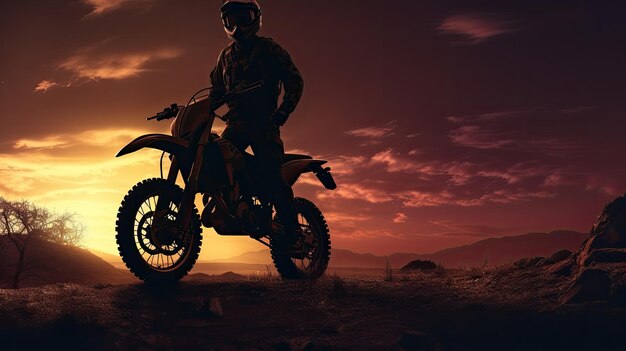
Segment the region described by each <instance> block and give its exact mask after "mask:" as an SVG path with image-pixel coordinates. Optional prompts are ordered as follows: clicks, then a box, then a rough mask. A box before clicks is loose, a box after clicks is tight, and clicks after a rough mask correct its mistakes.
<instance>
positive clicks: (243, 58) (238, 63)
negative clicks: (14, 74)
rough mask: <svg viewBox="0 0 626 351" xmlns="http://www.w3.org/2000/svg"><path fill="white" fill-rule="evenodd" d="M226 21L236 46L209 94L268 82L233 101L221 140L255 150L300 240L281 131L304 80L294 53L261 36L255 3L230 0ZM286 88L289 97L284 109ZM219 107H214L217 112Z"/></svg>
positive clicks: (226, 53) (226, 54) (291, 232)
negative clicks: (283, 170)
mask: <svg viewBox="0 0 626 351" xmlns="http://www.w3.org/2000/svg"><path fill="white" fill-rule="evenodd" d="M220 10H221V13H222V22H223V24H224V30H225V31H226V35H227V36H228V38H230V39H231V40H232V42H231V43H230V44H229V45H228V46H226V47H225V48H224V49H223V50H222V52H221V53H220V55H219V58H218V60H217V66H216V67H215V68H214V69H213V71H212V72H211V84H212V86H213V88H212V90H211V91H210V93H209V99H211V101H218V100H219V99H220V98H221V97H222V96H223V95H224V94H225V93H226V92H228V91H231V90H232V89H235V87H237V86H243V85H247V84H251V83H254V82H257V81H263V86H262V88H260V89H256V90H254V91H251V92H248V93H244V94H243V95H242V96H240V97H237V98H236V99H234V100H233V101H228V102H227V104H228V108H229V112H228V113H227V115H226V116H227V117H228V122H227V127H226V129H225V130H224V133H223V134H222V137H223V138H225V139H227V140H229V141H230V142H231V143H233V144H234V145H235V146H236V147H237V149H239V150H240V151H241V152H243V151H244V150H245V149H246V148H247V147H248V146H251V147H252V151H253V152H254V155H255V156H256V157H257V160H258V161H259V162H258V163H259V165H261V166H262V167H261V169H260V172H261V174H259V176H260V178H261V181H262V184H264V185H265V187H266V189H267V190H269V191H268V195H270V196H272V197H273V198H272V200H273V201H274V203H275V206H276V210H277V212H278V215H279V217H280V220H281V222H282V223H283V225H284V226H285V232H286V233H287V234H288V238H290V239H295V238H296V237H297V236H296V235H295V234H296V233H298V230H299V226H298V222H297V218H296V212H295V209H294V201H293V191H292V190H291V187H290V186H289V184H287V183H286V182H285V181H284V180H283V178H282V176H281V172H280V169H281V165H282V163H283V156H284V148H283V142H282V140H281V139H280V131H279V127H280V126H282V125H283V124H285V122H286V121H287V118H288V117H289V115H290V114H291V113H292V112H293V110H294V109H295V108H296V105H297V104H298V101H299V100H300V97H301V96H302V89H303V81H302V76H301V75H300V72H298V69H297V68H296V66H295V65H294V63H293V62H292V60H291V58H290V57H289V54H287V52H286V51H285V50H284V49H283V48H281V47H280V46H279V45H278V44H276V43H275V42H274V41H273V40H272V39H269V38H264V37H260V36H257V35H256V33H257V32H258V31H259V29H260V28H261V17H262V16H261V8H260V6H259V4H258V3H257V2H256V1H255V0H228V1H225V2H224V4H223V5H222V6H221V8H220ZM281 86H282V87H284V90H285V92H284V95H283V99H282V102H281V104H280V106H278V97H279V95H280V91H281ZM216 104H217V103H211V109H215V108H217V107H219V106H216Z"/></svg>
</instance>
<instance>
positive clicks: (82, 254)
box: [0, 237, 135, 287]
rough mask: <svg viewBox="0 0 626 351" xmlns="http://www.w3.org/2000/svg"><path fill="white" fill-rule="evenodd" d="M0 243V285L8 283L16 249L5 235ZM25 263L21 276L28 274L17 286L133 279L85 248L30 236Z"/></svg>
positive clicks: (8, 284)
mask: <svg viewBox="0 0 626 351" xmlns="http://www.w3.org/2000/svg"><path fill="white" fill-rule="evenodd" d="M0 244H2V245H3V247H4V250H5V251H4V253H5V255H4V257H3V260H2V261H3V262H2V265H3V266H2V270H0V286H5V287H8V286H10V284H11V281H12V278H13V273H14V269H15V263H16V262H17V250H16V249H15V248H14V246H13V245H12V244H11V243H10V242H9V240H8V238H6V237H0ZM26 265H27V267H28V269H27V270H26V271H25V272H24V274H23V276H24V277H26V276H30V277H29V278H26V279H24V280H23V281H22V283H21V284H20V285H19V287H28V286H37V285H42V284H50V283H81V284H97V283H111V284H116V283H125V282H129V281H134V280H135V279H133V276H132V275H131V274H130V273H129V272H128V271H123V270H120V269H117V268H115V267H113V266H112V265H111V264H109V263H108V262H105V260H103V259H102V258H100V257H98V256H96V255H94V254H92V253H91V252H90V251H89V250H87V249H83V248H79V247H71V246H65V245H61V244H57V243H52V242H49V241H44V240H32V241H31V242H30V243H29V246H28V248H27V251H26Z"/></svg>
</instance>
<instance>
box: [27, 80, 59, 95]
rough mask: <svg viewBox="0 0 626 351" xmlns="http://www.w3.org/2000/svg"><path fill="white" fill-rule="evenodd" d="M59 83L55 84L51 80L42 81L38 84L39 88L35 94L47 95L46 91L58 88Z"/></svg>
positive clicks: (36, 88) (37, 87)
mask: <svg viewBox="0 0 626 351" xmlns="http://www.w3.org/2000/svg"><path fill="white" fill-rule="evenodd" d="M58 85H59V83H57V82H53V81H51V80H45V79H44V80H42V81H41V82H39V84H37V86H36V87H35V90H34V91H33V92H35V93H37V92H41V93H45V92H46V91H48V89H51V88H54V87H56V86H58Z"/></svg>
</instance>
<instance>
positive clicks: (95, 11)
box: [82, 0, 154, 15]
mask: <svg viewBox="0 0 626 351" xmlns="http://www.w3.org/2000/svg"><path fill="white" fill-rule="evenodd" d="M82 1H83V3H85V4H86V5H89V6H90V7H91V8H92V10H91V12H90V13H89V15H102V14H104V13H109V12H112V11H115V10H119V9H121V8H126V7H131V6H133V7H137V8H141V7H143V6H146V5H150V4H151V3H152V2H154V0H132V1H131V0H82Z"/></svg>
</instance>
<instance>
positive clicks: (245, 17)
mask: <svg viewBox="0 0 626 351" xmlns="http://www.w3.org/2000/svg"><path fill="white" fill-rule="evenodd" d="M220 11H221V12H222V23H223V24H224V31H225V32H226V35H227V36H228V38H230V39H231V40H234V41H237V42H242V41H245V40H246V39H248V38H250V37H251V36H253V35H254V34H256V33H257V32H258V31H259V29H261V7H260V6H259V3H258V2H256V0H226V1H224V3H223V4H222V7H220Z"/></svg>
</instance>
